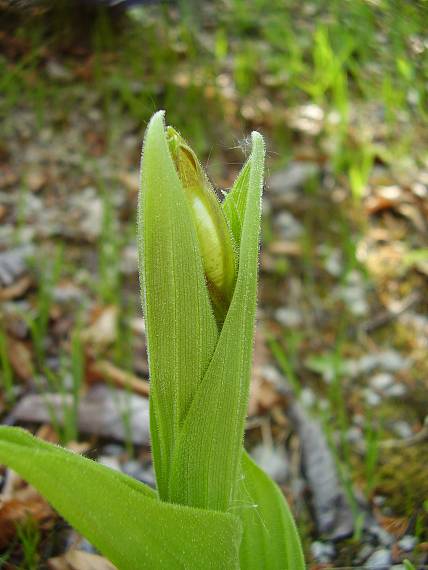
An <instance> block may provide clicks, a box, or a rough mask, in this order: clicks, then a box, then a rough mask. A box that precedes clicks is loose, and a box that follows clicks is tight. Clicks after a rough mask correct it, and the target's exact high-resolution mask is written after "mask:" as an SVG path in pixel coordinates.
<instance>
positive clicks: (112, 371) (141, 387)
mask: <svg viewBox="0 0 428 570" xmlns="http://www.w3.org/2000/svg"><path fill="white" fill-rule="evenodd" d="M92 371H93V372H95V374H96V375H97V376H103V377H107V379H108V380H109V381H110V382H111V383H112V384H114V385H115V386H117V387H118V388H128V389H131V390H132V392H134V393H135V394H139V395H140V396H144V397H146V398H147V397H148V396H149V394H150V383H149V382H148V381H147V380H143V379H142V378H139V377H138V376H135V375H134V374H131V373H130V372H125V371H124V370H121V369H120V368H118V367H117V366H115V365H114V364H112V363H111V362H108V361H107V360H100V361H99V362H96V363H95V364H94V365H93V366H92Z"/></svg>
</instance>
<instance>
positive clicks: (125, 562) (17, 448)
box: [0, 427, 241, 570]
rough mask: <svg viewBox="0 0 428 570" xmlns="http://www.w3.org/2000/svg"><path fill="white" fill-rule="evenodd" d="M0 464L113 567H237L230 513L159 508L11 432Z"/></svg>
mask: <svg viewBox="0 0 428 570" xmlns="http://www.w3.org/2000/svg"><path fill="white" fill-rule="evenodd" d="M0 462H2V463H5V464H6V465H8V466H10V467H11V468H12V469H14V470H15V471H17V472H18V473H19V474H20V475H21V476H22V477H23V478H24V479H26V480H27V481H28V482H29V483H31V484H32V485H33V486H34V487H36V488H37V489H38V490H39V491H40V492H41V493H42V494H43V496H45V497H46V499H47V500H48V501H49V502H50V503H51V504H52V505H53V507H54V508H55V509H56V510H57V511H58V512H59V513H60V514H61V515H62V516H63V517H64V518H65V519H67V520H68V521H69V522H70V524H72V525H73V526H74V527H75V528H76V529H77V530H78V531H79V532H81V533H82V534H83V535H84V536H85V537H87V538H88V540H89V541H90V542H91V543H92V544H93V545H94V546H95V547H96V548H98V549H99V550H100V552H102V553H103V554H104V555H105V556H106V557H108V558H109V559H110V560H111V561H112V562H113V563H114V564H115V565H116V566H117V567H118V569H119V570H143V569H150V570H163V569H164V568H174V569H175V568H177V569H192V570H193V569H194V570H203V569H205V568H207V569H212V570H223V569H224V568H231V569H234V568H235V569H236V568H239V561H238V549H239V543H240V539H241V524H240V521H239V519H238V518H237V517H235V516H232V515H230V514H226V513H215V512H210V511H202V510H199V509H191V508H188V507H182V506H178V505H172V504H168V503H164V502H162V501H160V500H159V499H158V498H157V494H156V493H155V492H154V491H153V490H151V489H150V488H149V487H147V486H145V485H143V484H142V483H139V482H138V481H135V480H134V479H132V478H130V477H128V476H126V475H123V474H121V473H118V472H117V471H113V470H112V469H108V468H107V467H104V466H103V465H100V464H98V463H95V462H94V461H91V460H89V459H86V458H84V457H81V456H80V455H77V454H75V453H72V452H70V451H67V450H65V449H62V448H60V447H57V446H55V445H52V444H49V443H46V442H43V441H41V440H39V439H37V438H35V437H33V436H31V435H30V434H29V433H28V432H26V431H24V430H21V429H19V428H10V427H0Z"/></svg>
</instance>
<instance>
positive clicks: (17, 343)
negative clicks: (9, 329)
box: [7, 337, 34, 382]
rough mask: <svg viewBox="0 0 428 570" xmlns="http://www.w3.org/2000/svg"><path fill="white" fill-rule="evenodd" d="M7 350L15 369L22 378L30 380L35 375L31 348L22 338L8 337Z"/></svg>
mask: <svg viewBox="0 0 428 570" xmlns="http://www.w3.org/2000/svg"><path fill="white" fill-rule="evenodd" d="M7 351H8V356H9V360H10V364H11V365H12V368H13V371H14V372H15V374H16V375H17V376H18V378H20V379H21V380H25V381H26V382H27V381H29V380H30V379H31V378H32V377H33V372H34V370H33V357H32V354H31V351H30V349H29V348H28V346H27V345H26V344H25V342H22V341H21V340H17V339H15V338H12V337H8V339H7Z"/></svg>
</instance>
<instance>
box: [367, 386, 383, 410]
mask: <svg viewBox="0 0 428 570" xmlns="http://www.w3.org/2000/svg"><path fill="white" fill-rule="evenodd" d="M364 397H365V399H366V402H367V404H368V405H369V406H373V407H374V406H378V405H379V404H380V403H381V401H382V398H381V397H380V396H379V394H376V392H373V390H370V388H366V389H365V390H364Z"/></svg>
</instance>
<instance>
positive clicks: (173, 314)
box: [138, 111, 218, 500]
mask: <svg viewBox="0 0 428 570" xmlns="http://www.w3.org/2000/svg"><path fill="white" fill-rule="evenodd" d="M138 225H139V228H138V238H139V264H140V275H141V288H142V297H143V305H144V312H145V319H146V327H147V337H148V355H149V366H150V379H151V391H152V392H151V404H150V406H151V433H152V446H153V457H154V464H155V469H156V480H157V484H158V490H159V495H160V497H161V498H162V499H163V500H169V498H170V497H169V492H168V478H169V469H170V461H171V458H172V454H173V449H174V445H175V442H176V440H177V437H178V432H179V430H180V427H181V425H182V423H183V422H184V419H185V417H186V414H187V412H188V409H189V407H190V404H191V402H192V399H193V396H194V393H195V390H196V388H197V386H198V385H199V383H200V382H201V379H202V377H203V375H204V373H205V371H206V369H207V366H208V364H209V361H210V359H211V356H212V353H213V350H214V347H215V344H216V341H217V336H218V330H217V325H216V322H215V318H214V316H213V312H212V308H211V304H210V300H209V296H208V291H207V287H206V284H205V278H204V271H203V267H202V261H201V256H200V251H199V245H198V239H197V235H196V230H195V227H194V224H193V222H192V215H191V212H190V208H189V205H188V203H187V200H186V197H185V194H184V191H183V188H182V186H181V183H180V180H179V178H178V174H177V171H176V169H175V167H174V163H173V161H172V158H171V155H170V152H169V149H168V145H167V141H166V137H165V126H164V120H163V112H161V111H160V112H158V113H156V114H155V115H154V116H153V118H152V119H151V121H150V123H149V126H148V127H147V131H146V136H145V140H144V146H143V156H142V161H141V193H140V203H139V212H138Z"/></svg>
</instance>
